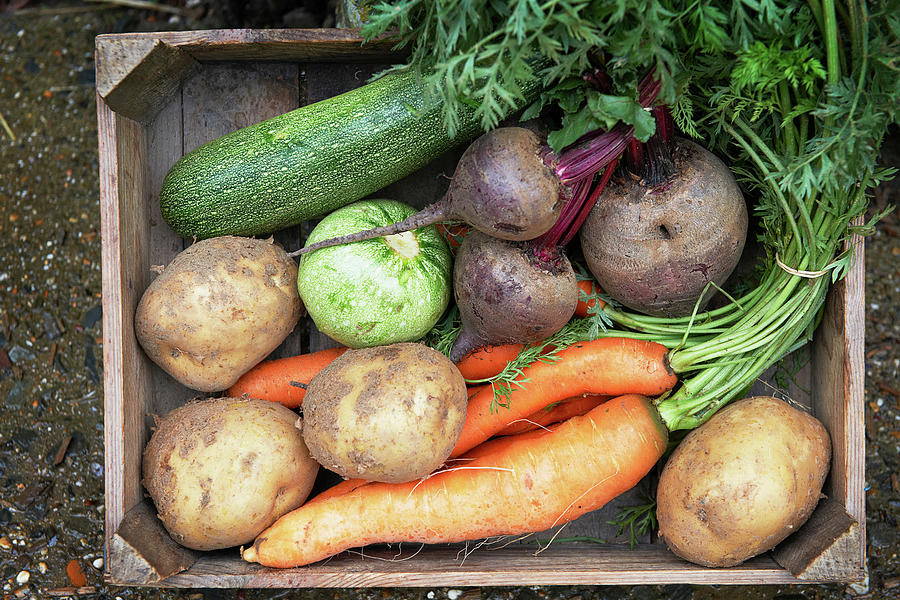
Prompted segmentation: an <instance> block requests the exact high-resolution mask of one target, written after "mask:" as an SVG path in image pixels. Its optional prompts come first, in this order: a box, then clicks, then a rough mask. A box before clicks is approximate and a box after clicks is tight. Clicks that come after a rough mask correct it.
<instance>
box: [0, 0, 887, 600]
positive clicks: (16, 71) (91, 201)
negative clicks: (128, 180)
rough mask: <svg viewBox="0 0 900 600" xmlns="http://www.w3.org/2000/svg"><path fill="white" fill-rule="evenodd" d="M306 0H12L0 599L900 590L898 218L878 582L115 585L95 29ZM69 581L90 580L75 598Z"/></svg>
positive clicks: (177, 24) (1, 78)
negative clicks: (107, 522) (107, 470)
mask: <svg viewBox="0 0 900 600" xmlns="http://www.w3.org/2000/svg"><path fill="white" fill-rule="evenodd" d="M173 4H174V3H173ZM285 4H287V5H288V6H285ZM310 4H311V5H312V6H313V8H301V9H300V10H290V8H291V6H292V4H291V3H280V4H279V3H278V2H275V1H274V0H270V1H268V2H266V1H263V0H260V1H258V2H253V3H248V4H247V5H244V4H243V3H241V4H240V6H249V8H244V9H236V8H234V6H238V3H235V4H234V5H225V6H219V5H217V4H215V3H210V4H204V3H202V2H196V1H192V0H188V2H187V3H186V6H187V7H188V8H186V9H182V10H181V12H182V15H181V16H177V15H173V14H171V13H169V12H163V11H162V10H158V9H157V10H138V9H134V8H125V7H122V6H117V5H115V4H110V3H85V2H74V3H68V4H62V3H43V4H40V3H28V2H27V0H24V1H23V0H18V1H13V2H2V1H0V11H3V10H4V9H6V11H7V12H0V116H2V119H0V244H2V249H0V309H2V312H0V597H2V598H3V599H4V600H5V599H6V598H53V597H65V596H74V595H76V594H77V595H78V596H81V597H88V598H123V599H125V598H190V599H212V598H276V597H283V598H322V599H324V598H335V599H350V598H354V599H356V598H360V599H362V598H366V599H370V598H371V599H374V598H389V597H397V598H416V599H418V598H427V599H429V600H430V599H432V598H435V599H443V598H449V599H451V600H457V599H459V598H465V599H467V600H471V599H474V598H497V599H502V598H527V599H531V598H535V599H536V598H558V599H572V598H583V599H593V598H597V599H601V598H602V599H640V598H650V599H655V598H673V599H678V600H689V599H695V600H701V599H706V598H710V599H712V598H735V599H747V600H749V599H774V598H779V599H783V600H787V599H792V600H794V599H799V598H808V599H813V598H816V599H820V600H827V599H836V598H843V597H847V596H862V597H867V598H893V597H900V560H898V550H900V531H898V525H897V519H898V516H900V484H898V471H900V469H898V462H900V461H898V454H900V452H898V443H900V425H898V419H900V383H898V371H900V350H898V344H897V342H898V339H900V322H898V318H897V313H898V304H900V283H898V281H900V237H898V236H900V218H898V213H897V212H896V211H894V212H893V213H891V214H890V216H889V217H888V218H886V219H885V220H884V221H883V222H882V223H881V224H880V225H879V227H878V231H877V233H876V234H875V235H874V236H872V237H871V238H870V239H868V241H867V243H866V246H867V249H866V264H867V285H868V291H867V294H868V297H867V300H866V303H867V321H866V325H867V327H866V335H867V344H868V345H867V352H866V373H867V383H866V403H867V409H866V410H867V415H866V416H867V419H866V431H867V440H866V443H867V462H868V464H867V481H868V485H869V490H868V504H867V527H868V532H869V539H868V550H869V559H868V568H869V581H868V582H867V584H865V585H861V586H844V585H829V586H788V587H763V586H759V587H752V586H751V587H728V586H725V587H701V586H637V587H632V588H616V587H606V586H578V587H547V588H544V587H538V588H535V587H519V588H491V589H487V588H484V589H458V590H454V589H413V590H398V589H384V590H382V589H376V590H280V591H269V592H256V591H252V590H245V591H236V590H226V591H221V590H190V591H166V590H152V589H128V588H120V587H114V586H107V585H105V584H104V582H103V580H102V569H103V547H102V540H103V532H102V527H103V510H104V506H103V502H104V500H103V466H102V465H103V435H102V434H103V390H102V385H101V382H102V373H103V365H102V332H101V321H100V317H101V310H100V305H101V283H100V239H99V228H100V217H99V209H98V173H97V171H98V162H97V130H96V118H95V95H94V87H93V86H94V75H93V73H94V71H93V69H94V65H93V56H92V51H93V43H94V36H95V35H97V34H100V33H106V32H121V31H139V30H158V29H178V28H186V27H188V28H207V27H221V26H239V25H244V24H248V25H253V26H267V25H268V26H284V25H289V26H319V25H321V24H322V22H323V19H325V18H328V15H327V13H322V12H321V11H320V10H317V7H318V4H317V3H310ZM211 6H215V7H217V8H216V9H215V10H212V9H210V7H211ZM13 8H18V10H11V9H13ZM319 8H320V7H319ZM242 11H243V12H242ZM289 11H290V12H289ZM892 148H894V150H893V154H890V155H886V156H887V159H888V160H889V162H891V164H895V165H897V164H900V160H898V158H900V157H898V155H897V153H896V148H897V144H894V145H893V146H892ZM897 189H898V187H897V185H893V186H890V187H885V188H883V189H882V190H880V193H879V195H878V197H877V198H876V202H875V203H876V204H879V205H885V204H888V203H894V204H896V203H897V202H898V201H900V194H897ZM73 565H74V566H73ZM67 567H68V570H67ZM79 573H83V576H80V575H79ZM73 582H74V583H76V584H80V585H81V587H80V588H79V589H75V588H73V587H72V586H73Z"/></svg>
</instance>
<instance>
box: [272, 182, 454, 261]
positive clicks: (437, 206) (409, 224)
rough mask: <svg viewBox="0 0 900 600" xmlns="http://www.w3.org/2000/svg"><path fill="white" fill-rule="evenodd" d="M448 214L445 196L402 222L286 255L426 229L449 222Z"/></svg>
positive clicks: (346, 236) (340, 237) (447, 200)
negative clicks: (442, 222)
mask: <svg viewBox="0 0 900 600" xmlns="http://www.w3.org/2000/svg"><path fill="white" fill-rule="evenodd" d="M450 214H451V211H450V201H449V198H448V197H447V196H445V197H444V198H442V199H441V200H438V201H437V202H435V203H434V204H432V205H431V206H426V207H425V208H423V209H422V210H420V211H419V212H417V213H416V214H414V215H410V216H409V217H407V218H405V219H403V220H402V221H398V222H397V223H391V224H390V225H384V226H382V227H374V228H372V229H366V230H365V231H359V232H356V233H348V234H347V235H341V236H338V237H334V238H331V239H327V240H322V241H320V242H316V243H315V244H310V245H309V246H306V247H305V248H300V249H299V250H296V251H294V252H291V253H290V254H288V256H299V255H301V254H307V253H309V252H313V251H314V250H320V249H322V248H328V247H331V246H339V245H341V244H349V243H352V242H361V241H363V240H371V239H374V238H378V237H384V236H388V235H394V234H396V233H403V232H404V231H412V230H414V229H419V228H421V227H427V226H428V225H434V224H435V223H440V222H441V221H449V220H451V219H450Z"/></svg>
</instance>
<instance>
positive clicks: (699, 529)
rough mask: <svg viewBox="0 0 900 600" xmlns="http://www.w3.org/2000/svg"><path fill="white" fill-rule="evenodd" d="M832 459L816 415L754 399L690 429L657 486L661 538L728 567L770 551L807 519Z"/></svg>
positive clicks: (694, 558)
mask: <svg viewBox="0 0 900 600" xmlns="http://www.w3.org/2000/svg"><path fill="white" fill-rule="evenodd" d="M830 461H831V441H830V439H829V437H828V432H827V431H826V430H825V427H824V426H823V425H822V423H821V422H819V421H818V420H817V419H816V418H815V417H813V416H812V415H809V414H807V413H805V412H803V411H800V410H797V409H795V408H793V407H792V406H790V405H789V404H787V403H786V402H783V401H782V400H778V399H777V398H772V397H769V396H757V397H753V398H745V399H743V400H739V401H737V402H735V403H733V404H731V405H729V406H726V407H725V408H723V409H721V410H720V411H719V412H718V413H716V414H715V415H713V417H712V418H711V419H710V420H709V421H707V422H706V423H704V424H703V425H701V426H700V427H699V428H697V429H695V430H694V431H692V432H690V433H689V434H688V435H687V436H686V437H685V438H684V440H683V441H682V442H681V443H680V444H679V445H678V447H677V448H676V449H675V451H674V452H673V453H672V455H671V457H670V458H669V460H668V461H667V462H666V465H665V467H664V468H663V471H662V475H661V476H660V480H659V486H658V488H657V507H656V513H657V519H658V523H659V536H660V538H662V539H663V540H664V541H665V543H666V545H667V546H668V547H669V549H670V550H672V552H674V553H675V554H677V555H678V556H680V557H681V558H684V559H686V560H689V561H691V562H694V563H697V564H700V565H704V566H708V567H730V566H734V565H737V564H740V563H741V562H743V561H745V560H747V559H748V558H751V557H753V556H756V555H758V554H762V553H763V552H766V551H768V550H771V549H772V548H774V547H775V545H777V544H778V543H779V542H781V541H782V540H783V539H784V538H786V537H787V536H788V535H790V534H791V533H792V532H793V531H794V530H795V529H797V528H798V527H800V525H802V524H803V523H805V522H806V520H807V519H808V518H809V515H810V514H811V513H812V511H813V509H814V508H815V507H816V504H817V503H818V501H819V497H820V493H821V489H822V484H823V483H824V481H825V476H826V475H827V474H828V469H829V465H830Z"/></svg>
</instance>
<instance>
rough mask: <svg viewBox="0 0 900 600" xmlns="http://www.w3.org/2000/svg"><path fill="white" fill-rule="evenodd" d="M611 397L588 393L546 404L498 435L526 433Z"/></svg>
mask: <svg viewBox="0 0 900 600" xmlns="http://www.w3.org/2000/svg"><path fill="white" fill-rule="evenodd" d="M609 398H610V397H609V396H604V395H601V394H587V395H584V396H575V397H574V398H567V399H566V400H560V401H559V402H556V403H554V404H551V405H549V406H546V407H544V408H542V409H540V410H539V411H536V412H534V413H532V414H531V415H529V416H527V417H525V418H522V419H516V420H513V421H510V422H509V423H508V424H507V425H506V427H504V428H503V429H501V430H500V431H498V432H497V435H499V436H503V435H515V434H517V433H525V432H526V431H532V430H535V429H539V428H544V427H546V426H547V425H552V424H554V423H559V422H560V421H565V420H566V419H568V418H570V417H574V416H577V415H583V414H585V413H587V412H588V411H589V410H591V409H593V408H596V407H597V406H599V405H600V404H603V403H604V402H606V401H607V400H609Z"/></svg>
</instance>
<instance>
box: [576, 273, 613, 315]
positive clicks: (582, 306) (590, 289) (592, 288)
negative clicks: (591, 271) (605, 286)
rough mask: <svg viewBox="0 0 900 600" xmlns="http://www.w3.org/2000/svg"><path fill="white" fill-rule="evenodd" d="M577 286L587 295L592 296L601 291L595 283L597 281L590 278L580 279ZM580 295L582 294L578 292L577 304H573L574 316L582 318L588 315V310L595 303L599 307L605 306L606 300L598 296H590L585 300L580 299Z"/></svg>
mask: <svg viewBox="0 0 900 600" xmlns="http://www.w3.org/2000/svg"><path fill="white" fill-rule="evenodd" d="M578 287H580V288H581V291H582V292H584V293H585V294H587V295H588V296H594V295H596V294H602V293H603V290H601V289H600V287H599V286H598V285H597V282H595V281H592V280H590V279H582V280H580V281H578ZM582 296H583V294H581V293H579V294H578V304H577V305H576V306H575V316H576V317H580V318H582V319H583V318H584V317H586V316H588V312H589V311H590V309H591V307H592V306H594V305H595V304H599V305H600V308H603V307H604V306H606V302H604V301H603V300H601V299H600V298H590V299H589V300H587V301H585V300H582V299H581V297H582Z"/></svg>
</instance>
